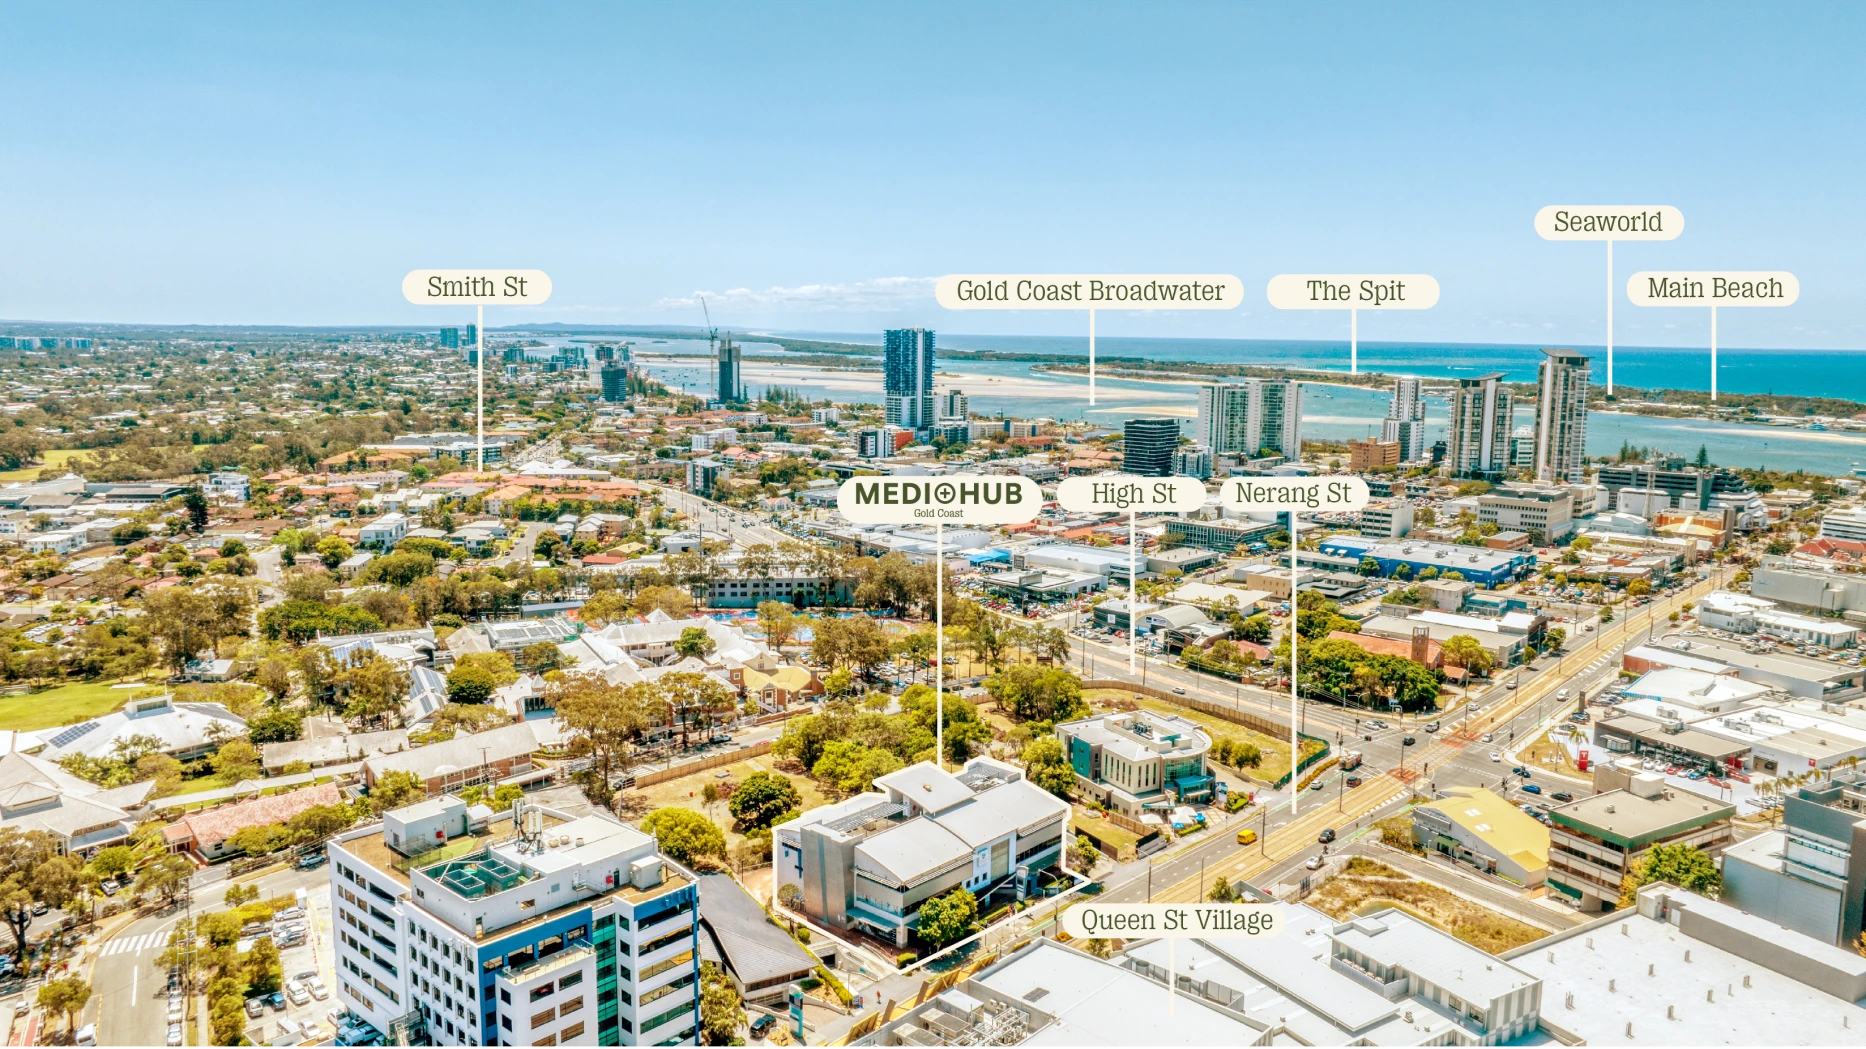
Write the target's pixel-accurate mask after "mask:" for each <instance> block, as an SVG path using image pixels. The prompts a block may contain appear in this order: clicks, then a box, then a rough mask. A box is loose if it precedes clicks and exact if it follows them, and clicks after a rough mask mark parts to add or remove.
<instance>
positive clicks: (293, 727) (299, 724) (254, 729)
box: [246, 707, 304, 743]
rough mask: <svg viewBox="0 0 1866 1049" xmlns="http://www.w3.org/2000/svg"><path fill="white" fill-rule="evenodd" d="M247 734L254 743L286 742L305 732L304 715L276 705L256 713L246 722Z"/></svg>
mask: <svg viewBox="0 0 1866 1049" xmlns="http://www.w3.org/2000/svg"><path fill="white" fill-rule="evenodd" d="M246 734H247V735H248V736H250V737H252V740H253V742H254V743H284V742H288V741H290V740H294V739H297V738H298V737H299V736H301V735H303V734H304V715H303V714H301V713H299V712H298V711H296V710H291V709H288V708H284V707H276V708H274V709H271V710H267V711H265V712H264V713H261V714H257V715H254V716H253V717H252V718H250V719H248V720H247V722H246Z"/></svg>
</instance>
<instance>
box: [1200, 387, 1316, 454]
mask: <svg viewBox="0 0 1866 1049" xmlns="http://www.w3.org/2000/svg"><path fill="white" fill-rule="evenodd" d="M1192 439H1193V441H1194V442H1195V443H1197V444H1199V445H1202V446H1204V447H1205V448H1206V449H1208V450H1209V451H1210V452H1211V453H1212V454H1213V455H1246V456H1251V457H1257V456H1262V455H1281V456H1283V457H1284V458H1285V459H1291V460H1294V459H1300V458H1301V457H1302V384H1300V383H1298V382H1296V381H1295V380H1293V379H1245V380H1243V381H1241V382H1223V383H1211V384H1209V385H1205V386H1201V387H1199V415H1198V420H1197V422H1196V423H1195V424H1194V426H1193V435H1192Z"/></svg>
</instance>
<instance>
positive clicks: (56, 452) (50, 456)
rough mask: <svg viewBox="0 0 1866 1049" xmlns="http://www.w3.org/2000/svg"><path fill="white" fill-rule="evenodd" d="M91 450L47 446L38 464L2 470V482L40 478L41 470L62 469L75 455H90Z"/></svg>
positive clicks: (0, 473)
mask: <svg viewBox="0 0 1866 1049" xmlns="http://www.w3.org/2000/svg"><path fill="white" fill-rule="evenodd" d="M90 452H91V449H89V448H47V449H46V450H45V451H44V452H42V453H40V456H39V459H40V463H39V465H37V466H28V467H26V468H25V469H23V470H6V471H0V484H4V483H6V482H9V481H36V480H38V479H39V471H40V470H45V469H50V468H61V469H62V468H63V467H64V466H65V465H66V464H67V463H69V462H71V460H72V458H73V457H74V456H79V455H88V454H89V453H90Z"/></svg>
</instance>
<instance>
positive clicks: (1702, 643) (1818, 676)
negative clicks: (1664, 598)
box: [1645, 632, 1866, 703]
mask: <svg viewBox="0 0 1866 1049" xmlns="http://www.w3.org/2000/svg"><path fill="white" fill-rule="evenodd" d="M1645 647H1647V648H1651V649H1655V650H1659V651H1670V652H1673V653H1676V654H1678V655H1683V656H1689V657H1692V658H1695V659H1698V660H1702V661H1705V662H1709V663H1717V664H1721V665H1723V666H1727V667H1732V668H1734V669H1735V670H1736V675H1737V676H1738V677H1740V678H1742V679H1743V680H1745V681H1755V682H1758V683H1760V684H1764V685H1768V686H1770V687H1771V688H1776V689H1780V690H1781V691H1783V692H1786V693H1788V694H1789V695H1791V696H1799V697H1802V698H1805V699H1818V700H1823V701H1825V702H1829V703H1844V702H1846V701H1848V700H1851V699H1855V698H1857V697H1859V696H1861V695H1866V668H1861V667H1856V666H1851V665H1849V664H1846V663H1836V662H1830V661H1828V660H1825V659H1810V658H1808V657H1806V656H1801V655H1796V654H1795V653H1793V652H1786V651H1782V650H1781V649H1779V648H1776V647H1772V646H1769V645H1764V644H1758V643H1756V642H1753V641H1732V640H1728V639H1725V638H1720V637H1713V636H1711V635H1708V634H1703V633H1689V634H1687V633H1683V632H1674V633H1671V634H1667V635H1665V636H1664V637H1661V638H1659V639H1658V640H1657V641H1656V642H1655V643H1653V644H1650V645H1648V646H1645Z"/></svg>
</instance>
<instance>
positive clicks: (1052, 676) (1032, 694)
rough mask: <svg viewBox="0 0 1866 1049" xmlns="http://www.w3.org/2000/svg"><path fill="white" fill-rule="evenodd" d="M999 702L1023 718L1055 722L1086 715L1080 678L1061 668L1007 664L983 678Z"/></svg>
mask: <svg viewBox="0 0 1866 1049" xmlns="http://www.w3.org/2000/svg"><path fill="white" fill-rule="evenodd" d="M985 689H986V691H988V692H990V693H991V695H992V698H993V699H995V700H997V701H998V705H999V706H1000V707H1002V708H1004V709H1007V710H1009V711H1010V712H1011V713H1012V714H1015V715H1016V716H1017V717H1019V718H1022V719H1023V720H1025V721H1037V722H1047V723H1049V724H1052V725H1053V724H1056V723H1058V722H1062V721H1073V720H1075V719H1076V718H1080V717H1086V716H1087V715H1088V704H1087V703H1085V702H1083V700H1082V679H1081V678H1078V677H1076V676H1075V675H1074V674H1072V673H1070V672H1069V671H1068V670H1066V669H1064V668H1062V667H1033V666H1012V667H1006V668H1004V669H1003V670H1001V671H999V672H998V673H996V674H993V675H992V676H991V677H989V678H986V679H985Z"/></svg>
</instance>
